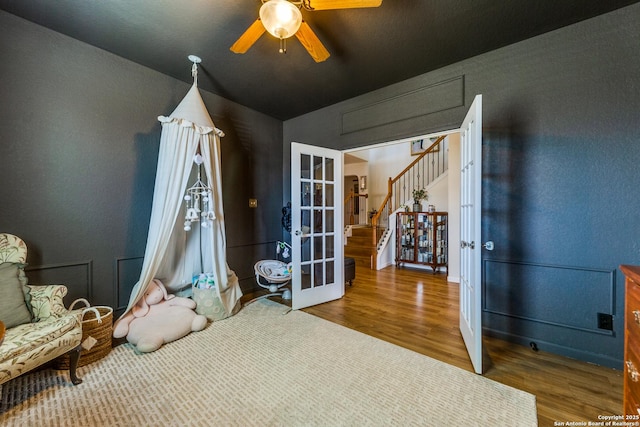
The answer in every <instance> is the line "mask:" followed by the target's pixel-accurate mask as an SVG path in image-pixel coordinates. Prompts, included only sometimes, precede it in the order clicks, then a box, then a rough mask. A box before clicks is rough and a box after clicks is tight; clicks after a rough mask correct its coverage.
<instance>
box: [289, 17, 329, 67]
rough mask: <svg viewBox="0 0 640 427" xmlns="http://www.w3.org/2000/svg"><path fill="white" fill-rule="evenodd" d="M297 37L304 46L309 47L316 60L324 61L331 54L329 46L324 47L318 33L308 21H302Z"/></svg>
mask: <svg viewBox="0 0 640 427" xmlns="http://www.w3.org/2000/svg"><path fill="white" fill-rule="evenodd" d="M296 37H297V38H298V40H300V43H302V46H304V48H305V49H307V52H309V55H311V57H312V58H313V60H314V61H316V62H322V61H324V60H325V59H327V58H328V57H329V56H330V55H329V51H328V50H327V48H325V47H324V45H323V44H322V42H321V41H320V39H319V38H318V36H316V33H314V32H313V30H312V29H311V27H310V26H309V24H307V23H306V22H304V21H302V25H300V29H299V30H298V31H297V32H296Z"/></svg>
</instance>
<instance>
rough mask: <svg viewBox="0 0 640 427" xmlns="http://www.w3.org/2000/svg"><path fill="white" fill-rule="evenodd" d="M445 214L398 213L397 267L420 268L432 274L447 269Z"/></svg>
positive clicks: (446, 226) (446, 217)
mask: <svg viewBox="0 0 640 427" xmlns="http://www.w3.org/2000/svg"><path fill="white" fill-rule="evenodd" d="M448 231H449V229H448V215H447V212H399V213H398V214H397V217H396V265H397V266H399V267H401V266H402V265H403V264H419V265H426V266H429V267H431V269H432V270H433V273H434V274H435V273H436V271H438V269H439V268H445V269H446V268H447V261H448V259H447V237H448Z"/></svg>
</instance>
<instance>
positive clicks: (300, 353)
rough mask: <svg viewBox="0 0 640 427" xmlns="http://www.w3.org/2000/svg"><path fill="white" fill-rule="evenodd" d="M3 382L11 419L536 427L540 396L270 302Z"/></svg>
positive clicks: (5, 420)
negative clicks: (168, 336) (158, 341)
mask: <svg viewBox="0 0 640 427" xmlns="http://www.w3.org/2000/svg"><path fill="white" fill-rule="evenodd" d="M79 375H80V376H81V377H82V379H83V380H84V382H83V383H82V384H80V385H78V386H73V385H71V383H70V382H69V380H68V376H67V373H66V372H64V371H55V370H40V371H37V372H34V373H31V374H27V375H24V376H22V377H19V378H16V379H14V380H12V381H10V382H8V383H5V384H4V385H3V386H2V394H1V396H2V401H1V402H0V411H1V413H0V424H1V425H3V426H26V425H30V426H62V425H64V426H393V425H398V426H407V425H417V426H536V425H537V416H536V402H535V396H533V395H531V394H529V393H526V392H523V391H520V390H517V389H514V388H512V387H509V386H505V385H503V384H500V383H497V382H495V381H492V380H489V379H486V378H484V377H482V376H479V375H475V374H473V373H471V372H467V371H464V370H462V369H459V368H456V367H453V366H450V365H447V364H446V363H443V362H440V361H437V360H434V359H430V358H428V357H426V356H423V355H420V354H418V353H415V352H412V351H410V350H407V349H404V348H401V347H398V346H395V345H393V344H389V343H387V342H384V341H381V340H379V339H376V338H372V337H370V336H367V335H364V334H362V333H359V332H356V331H353V330H350V329H348V328H345V327H342V326H340V325H337V324H334V323H331V322H328V321H325V320H322V319H319V318H317V317H314V316H312V315H310V314H307V313H304V312H301V311H292V312H288V310H287V309H286V307H284V306H282V305H280V304H277V303H274V302H272V301H268V300H259V301H256V302H254V303H252V304H250V305H248V306H247V307H245V308H243V309H242V310H241V311H240V312H239V313H238V314H237V315H235V316H233V317H231V318H228V319H225V320H222V321H218V322H214V323H212V324H210V325H209V326H208V327H207V329H205V330H204V331H201V332H196V333H192V334H190V335H188V336H187V337H185V338H183V339H181V340H179V341H176V342H173V343H170V344H166V345H164V346H163V347H162V348H161V349H160V350H158V351H156V352H154V353H149V354H138V353H137V352H136V351H135V349H134V348H133V347H131V346H130V345H129V344H124V345H121V346H119V347H117V348H115V349H114V350H113V351H112V352H111V353H110V354H109V355H108V356H107V357H105V358H104V359H101V360H99V361H97V362H94V363H92V364H90V365H86V366H84V367H82V368H79Z"/></svg>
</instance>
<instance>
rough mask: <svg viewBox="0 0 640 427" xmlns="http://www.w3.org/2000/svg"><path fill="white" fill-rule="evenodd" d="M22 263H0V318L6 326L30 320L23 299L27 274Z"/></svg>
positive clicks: (25, 302)
mask: <svg viewBox="0 0 640 427" xmlns="http://www.w3.org/2000/svg"><path fill="white" fill-rule="evenodd" d="M22 267H23V265H22V264H14V263H12V262H3V263H2V264H0V320H2V322H3V323H4V325H5V327H6V328H12V327H14V326H18V325H22V324H23V323H29V322H31V312H30V311H29V308H28V307H27V301H25V296H26V295H25V294H26V291H25V289H26V285H27V276H26V275H25V274H24V270H23V268H22Z"/></svg>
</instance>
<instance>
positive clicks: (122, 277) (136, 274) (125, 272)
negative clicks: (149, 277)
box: [114, 256, 144, 310]
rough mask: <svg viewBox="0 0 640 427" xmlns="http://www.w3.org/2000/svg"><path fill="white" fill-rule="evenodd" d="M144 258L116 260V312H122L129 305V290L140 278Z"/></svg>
mask: <svg viewBox="0 0 640 427" xmlns="http://www.w3.org/2000/svg"><path fill="white" fill-rule="evenodd" d="M143 260H144V257H142V256H139V257H128V258H116V260H115V274H114V276H115V278H116V296H115V300H116V302H117V308H116V310H124V309H125V308H127V305H128V304H129V297H130V296H131V290H132V289H133V287H134V286H135V284H136V282H137V281H138V279H139V278H140V272H141V271H142V261H143Z"/></svg>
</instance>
